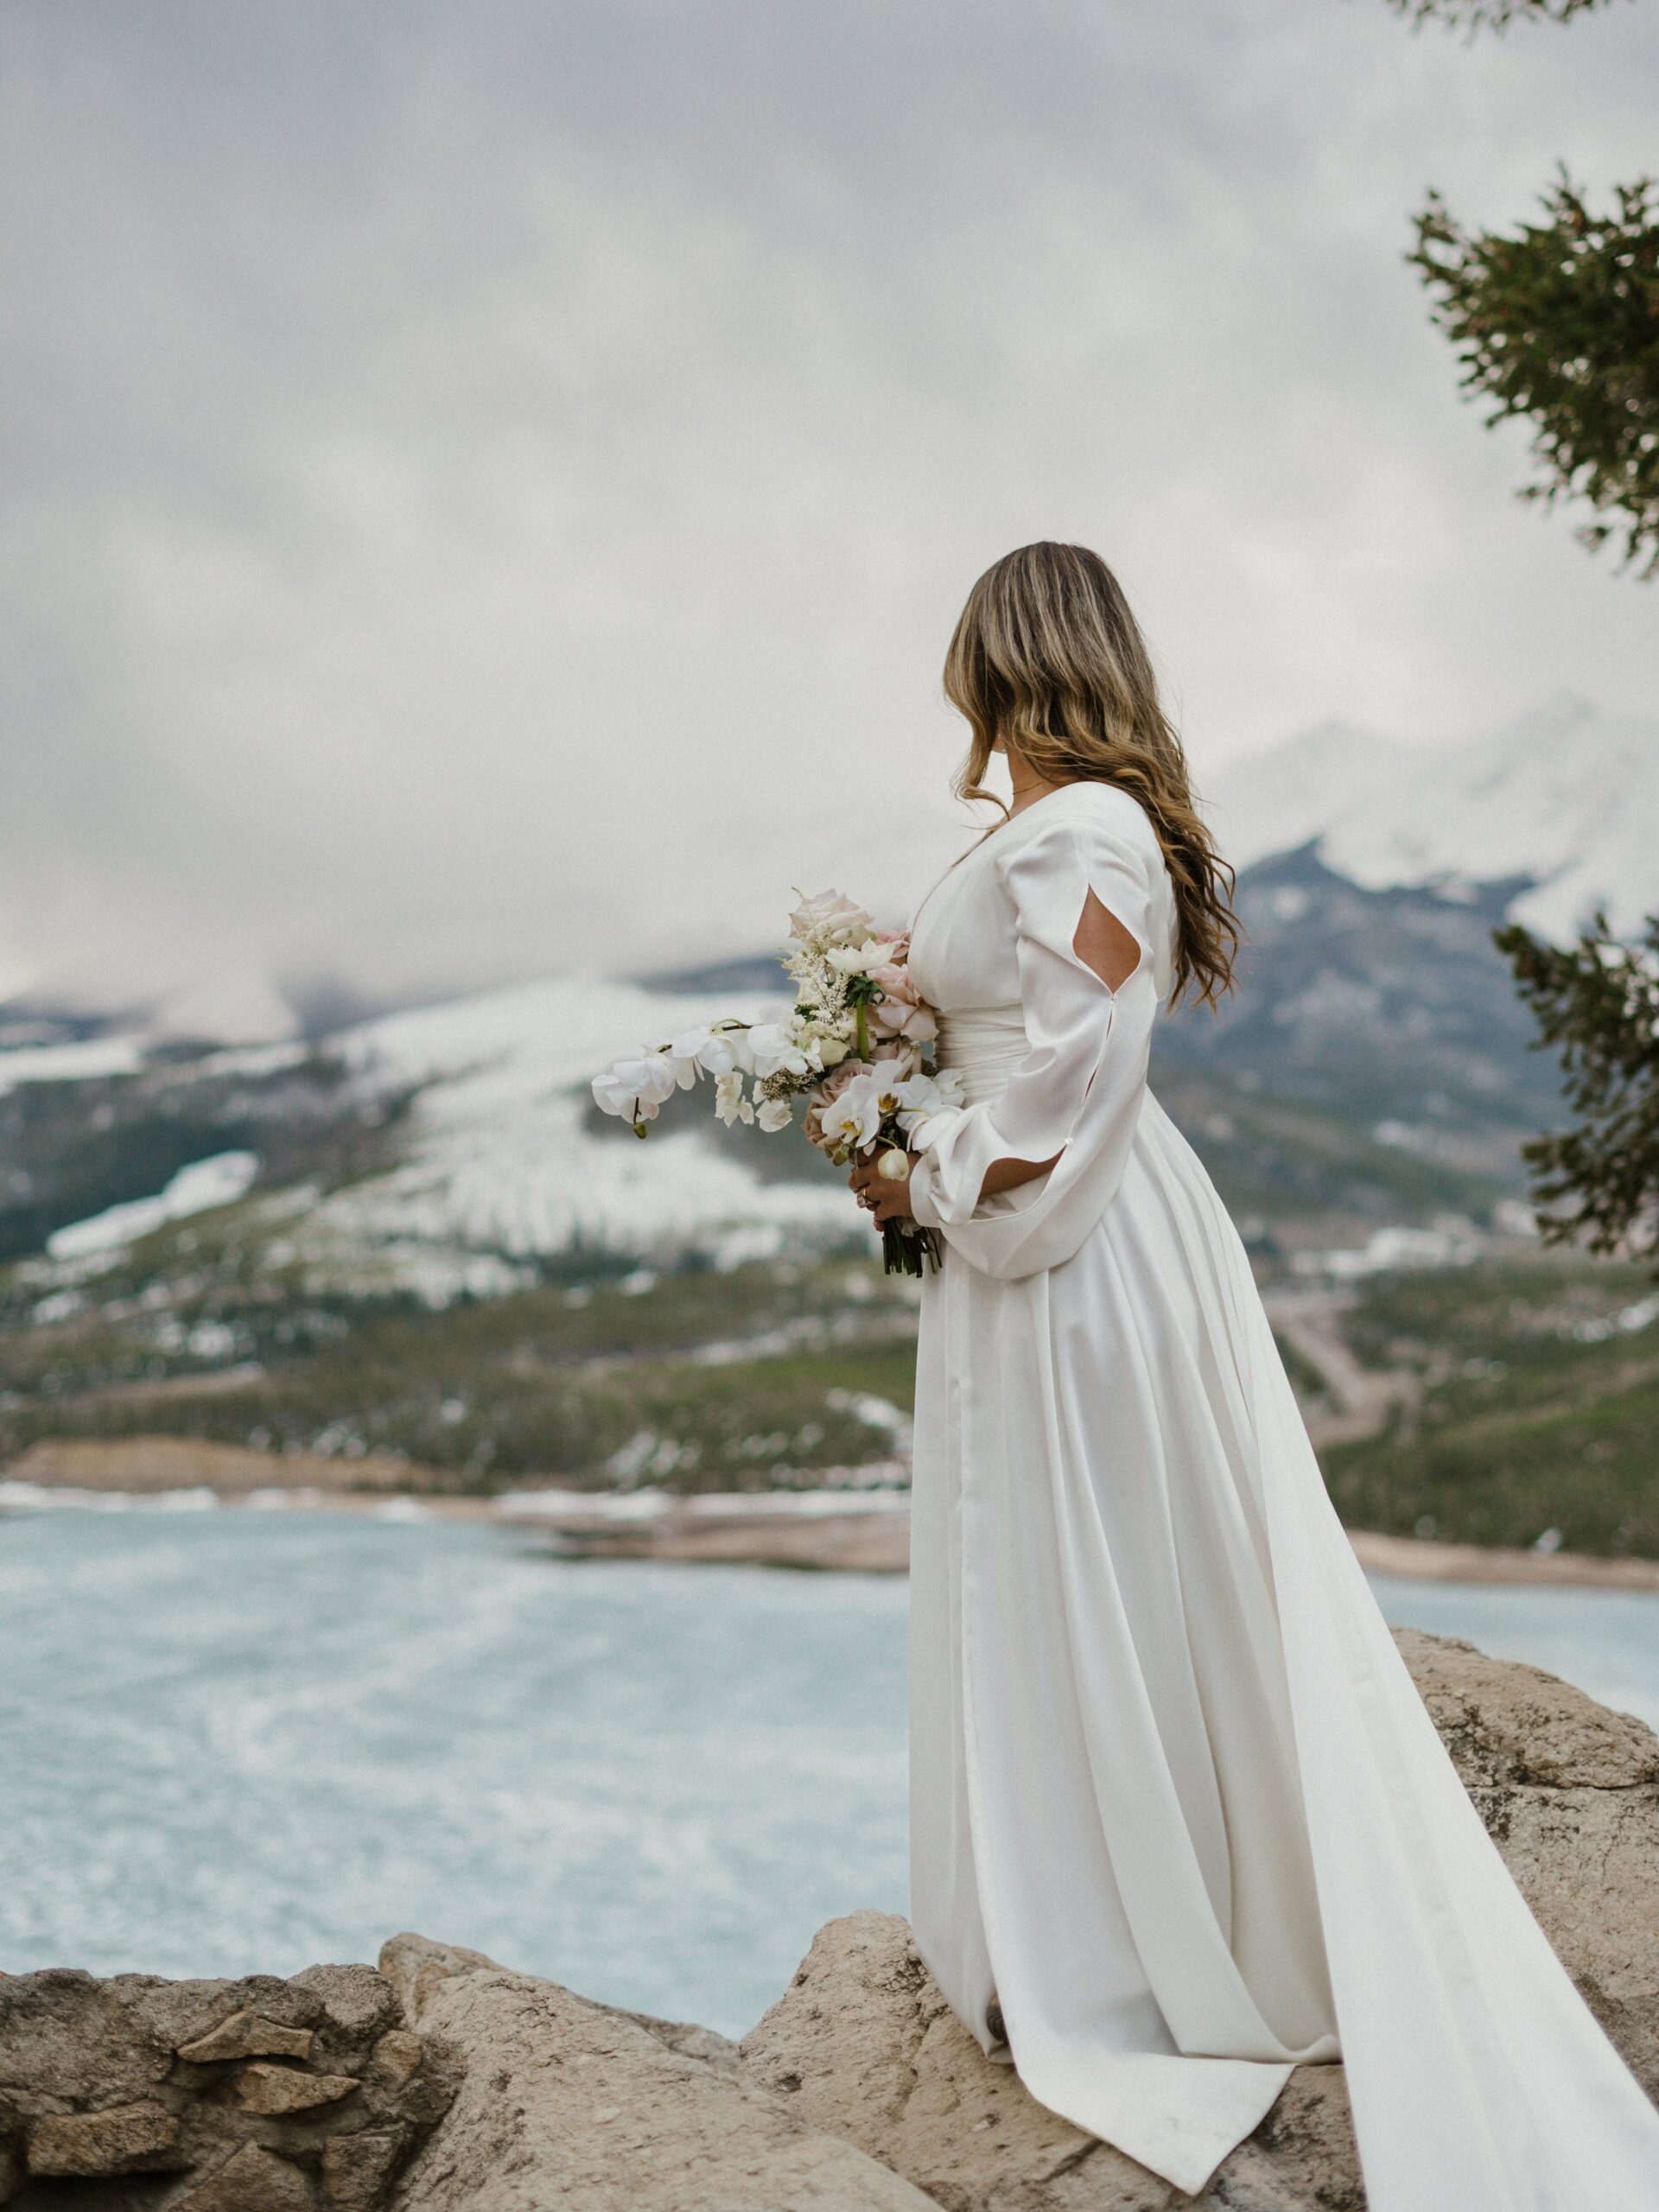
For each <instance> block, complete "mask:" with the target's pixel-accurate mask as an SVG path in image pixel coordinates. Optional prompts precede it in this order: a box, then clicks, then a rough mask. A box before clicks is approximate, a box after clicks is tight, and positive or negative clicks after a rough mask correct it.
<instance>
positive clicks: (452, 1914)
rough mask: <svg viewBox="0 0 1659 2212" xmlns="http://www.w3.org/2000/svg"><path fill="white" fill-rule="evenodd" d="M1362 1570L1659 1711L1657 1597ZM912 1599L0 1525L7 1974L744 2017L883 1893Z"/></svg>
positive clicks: (526, 1549)
mask: <svg viewBox="0 0 1659 2212" xmlns="http://www.w3.org/2000/svg"><path fill="white" fill-rule="evenodd" d="M1377 1587H1378V1591H1379V1595H1380V1596H1381V1597H1382V1598H1383V1604H1384V1608H1385V1610H1386V1611H1388V1612H1389V1617H1390V1618H1393V1619H1395V1620H1398V1621H1402V1622H1409V1623H1411V1624H1414V1625H1417V1626H1421V1627H1424V1628H1428V1629H1433V1630H1436V1631H1437V1632H1439V1633H1441V1634H1451V1635H1460V1636H1466V1637H1470V1638H1471V1640H1472V1641H1473V1642H1475V1643H1479V1644H1481V1645H1482V1646H1483V1647H1484V1649H1488V1650H1491V1651H1494V1652H1497V1653H1500V1654H1502V1655H1503V1656H1510V1657H1517V1658H1528V1659H1531V1660H1533V1661H1535V1662H1536V1663H1538V1664H1539V1665H1541V1666H1545V1667H1548V1668H1549V1669H1552V1670H1553V1671H1554V1672H1556V1673H1559V1674H1563V1675H1567V1676H1568V1677H1569V1678H1570V1679H1572V1680H1573V1681H1578V1682H1580V1683H1581V1684H1582V1685H1583V1686H1584V1687H1585V1688H1587V1689H1589V1690H1591V1691H1592V1693H1593V1694H1596V1695H1599V1696H1601V1697H1604V1698H1605V1699H1606V1700H1609V1701H1610V1702H1611V1703H1613V1704H1616V1705H1618V1706H1620V1707H1623V1708H1624V1710H1626V1711H1630V1712H1637V1713H1641V1714H1642V1715H1643V1718H1644V1719H1649V1721H1659V1597H1650V1596H1642V1595H1628V1594H1625V1593H1622V1592H1620V1593H1613V1592H1599V1591H1574V1590H1559V1589H1533V1588H1494V1587H1491V1586H1482V1587H1479V1588H1466V1587H1449V1586H1445V1585H1434V1584H1413V1583H1405V1582H1390V1583H1379V1585H1378V1586H1377ZM905 1608H906V1589H905V1585H904V1583H903V1581H902V1580H899V1579H897V1578H891V1579H887V1578H876V1577H864V1576H857V1575H803V1574H787V1573H768V1572H765V1571H755V1570H752V1569H747V1568H741V1567H734V1568H726V1567H665V1566H654V1565H642V1564H606V1565H600V1564H588V1565H572V1564H569V1563H564V1562H560V1561H556V1560H549V1559H547V1558H545V1557H543V1556H542V1555H540V1554H538V1553H537V1552H535V1551H534V1550H533V1549H532V1548H530V1546H529V1545H528V1544H527V1543H526V1541H524V1539H522V1538H519V1537H518V1536H516V1535H513V1534H512V1533H510V1532H504V1531H500V1530H496V1529H488V1528H483V1527H473V1526H470V1525H467V1524H456V1523H454V1522H447V1523H445V1522H428V1523H424V1524H422V1523H412V1524H409V1525H400V1524H398V1523H397V1522H388V1521H378V1520H374V1519H370V1518H363V1519H359V1518H355V1517H352V1516H307V1515H300V1514H284V1515H281V1516H262V1515H258V1514H253V1513H246V1512H205V1513H200V1514H188V1515H180V1514H163V1513H156V1512H144V1513H131V1514H120V1515H112V1514H90V1513H72V1512H59V1511H48V1512H41V1513H29V1514H22V1515H16V1516H7V1517H0V1773H3V1776H4V1783H3V1788H4V1800H5V1806H6V1818H5V1821H4V1822H3V1826H0V1967H5V1968H7V1969H9V1970H10V1971H11V1972H14V1973H16V1972H19V1971H23V1970H27V1969H28V1968H30V1967H39V1966H46V1965H74V1966H82V1967H90V1968H92V1970H93V1971H95V1972H98V1973H105V1974H107V1973H113V1972H117V1971H120V1970H124V1969H129V1968H130V1969H140V1970H143V1971H147V1972H151V1973H159V1974H243V1973H247V1972H251V1971H253V1970H256V1969H261V1970H264V1971H269V1972H276V1973H281V1974H289V1973H294V1972H296V1971H297V1970H298V1969H299V1968H300V1967H303V1966H306V1965H308V1964H310V1963H311V1962H312V1961H315V1960H317V1959H320V1958H329V1959H359V1958H370V1959H372V1957H373V1956H374V1955H375V1952H376V1950H377V1949H378V1946H379V1944H380V1942H381V1941H382V1940H383V1939H384V1938H385V1936H388V1935H390V1934H391V1933H392V1932H393V1931H394V1930H396V1929H400V1928H414V1929H419V1930H420V1931H421V1932H422V1933H423V1934H425V1935H429V1936H438V1937H441V1938H442V1939H444V1940H446V1941H448V1942H459V1943H464V1944H468V1945H471V1946H474V1948H478V1949H480V1950H484V1951H487V1952H489V1953H491V1954H492V1955H494V1956H496V1957H498V1958H500V1959H502V1960H503V1961H505V1962H507V1963H509V1964H511V1965H513V1966H517V1967H524V1968H526V1969H529V1970H530V1971H532V1972H535V1973H537V1974H550V1975H553V1976H555V1977H556V1978H557V1979H558V1980H562V1981H566V1982H569V1984H571V1985H572V1986H574V1987H575V1988H577V1989H579V1990H581V1991H582V1992H583V1993H584V1994H586V1995H588V1996H592V1997H596V1998H602V1999H606V2000H607V2001H609V2002H611V2003H613V2004H620V2005H632V2006H637V2007H639V2008H642V2009H644V2010H646V2011H650V2012H658V2013H662V2014H665V2015H668V2016H670V2017H674V2018H689V2019H698V2020H702V2021H706V2022H707V2023H708V2024H709V2025H711V2026H715V2027H718V2028H721V2029H723V2030H725V2031H727V2032H728V2033H741V2031H743V2030H744V2029H746V2028H747V2027H748V2026H750V2025H751V2024H753V2021H754V2020H755V2019H756V2018H759V2016H760V2013H761V2012H763V2011H764V2010H765V2009H766V2006H767V2005H769V2004H770V2003H771V2002H772V1999H774V1998H775V1997H776V1996H777V1995H778V1994H779V1992H780V1991H781V1990H782V1988H783V1986H784V1984H785V1981H786V1980H787V1979H788V1977H789V1975H790V1974H791V1972H792V1971H793V1969H794V1967H795V1966H796V1964H797V1962H798V1959H799V1957H800V1955H801V1954H802V1953H803V1952H804V1949H805V1948H806V1946H807V1944H808V1943H809V1942H810V1940H811V1937H812V1935H813V1932H814V1931H815V1929H817V1927H818V1926H819V1924H820V1923H822V1922H823V1921H824V1920H827V1919H829V1917H830V1916H832V1915H834V1914H836V1913H840V1912H846V1911H849V1910H852V1909H854V1908H855V1907H856V1906H859V1905H875V1906H879V1907H882V1908H885V1909H887V1910H893V1911H902V1910H904V1907H905V1891H906V1877H905V1758H904V1726H905V1713H904V1702H905V1680H904V1644H905Z"/></svg>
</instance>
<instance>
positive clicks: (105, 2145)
mask: <svg viewBox="0 0 1659 2212" xmlns="http://www.w3.org/2000/svg"><path fill="white" fill-rule="evenodd" d="M461 2070H462V2069H461V2060H460V2057H459V2056H458V2054H455V2053H453V2052H450V2051H448V2050H444V2049H442V2047H440V2046H439V2045H437V2044H435V2043H434V2042H433V2041H432V2039H431V2038H430V2037H423V2036H420V2035H416V2034H413V2033H411V2032H410V2028H409V2026H408V2024H407V2023H406V2021H405V2019H404V2012H403V2008H402V2006H401V2005H400V2004H399V2002H398V1999H397V1994H396V1993H395V1992H394V1990H393V1989H392V1987H391V1984H390V1983H389V1982H387V1981H386V1980H384V1979H383V1978H382V1977H381V1976H380V1975H379V1974H377V1973H376V1972H375V1971H374V1969H373V1968H372V1967H364V1966H348V1967H312V1968H311V1970H310V1971H309V1972H308V1973H307V1974H298V1975H296V1977H295V1979H294V1980H291V1981H279V1980H276V1979H275V1978H273V1977H271V1976H270V1975H255V1976H253V1977H252V1978H251V1979H250V1980H245V1981H160V1980H156V1979H155V1978H154V1977H152V1976H150V1975H148V1974H118V1975H117V1976H116V1977H115V1978H114V1979H113V1980H109V1981H99V1980H94V1979H93V1978H92V1975H91V1974H76V1973H72V1972H67V1971H63V1972H55V1973H48V1974H18V1975H0V2202H3V2203H5V2204H6V2206H7V2212H68V2208H70V2207H72V2206H73V2208H75V2212H141V2208H142V2212H150V2208H155V2212H163V2209H164V2212H381V2208H383V2207H385V2205H387V2204H388V2203H389V2202H391V2194H392V2190H393V2188H394V2186H395V2185H396V2183H397V2177H398V2175H399V2173H400V2172H401V2171H402V2169H403V2167H404V2165H405V2164H407V2162H408V2160H409V2158H410V2154H411V2152H414V2151H415V2149H416V2146H417V2145H419V2144H420V2143H421V2142H422V2141H423V2139H425V2137H426V2136H427V2135H428V2133H429V2132H430V2130H431V2129H432V2127H433V2126H434V2125H435V2123H436V2121H437V2120H439V2119H440V2118H441V2117H442V2113H444V2112H445V2110H446V2109H447V2108H448V2104H449V2101H450V2100H451V2098H452V2097H453V2096H454V2092H455V2088H456V2084H457V2083H458V2082H459V2081H460V2079H461Z"/></svg>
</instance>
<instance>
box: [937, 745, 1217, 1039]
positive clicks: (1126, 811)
mask: <svg viewBox="0 0 1659 2212" xmlns="http://www.w3.org/2000/svg"><path fill="white" fill-rule="evenodd" d="M1090 815H1094V816H1102V815H1104V816H1106V817H1109V818H1110V819H1111V820H1112V822H1113V825H1114V827H1115V828H1117V829H1120V832H1121V834H1122V835H1123V836H1126V837H1128V838H1132V839H1133V841H1134V842H1135V844H1136V845H1137V846H1138V847H1140V848H1141V850H1142V851H1143V853H1146V857H1147V862H1148V866H1149V870H1150V872H1151V873H1152V874H1153V877H1154V896H1153V899H1152V907H1151V913H1150V916H1149V920H1150V924H1151V940H1152V941H1151V946H1150V950H1151V954H1152V963H1153V981H1154V983H1155V984H1156V986H1157V995H1158V998H1159V1001H1160V1003H1161V1002H1162V1001H1164V1000H1165V999H1166V998H1167V997H1168V995H1169V989H1170V985H1171V983H1172V982H1173V980H1174V956H1175V899H1174V893H1173V887H1172V886H1171V884H1170V880H1169V876H1168V872H1167V871H1166V868H1165V867H1164V864H1163V855H1162V852H1161V850H1160V849H1159V848H1158V842H1157V836H1156V833H1155V832H1154V829H1153V827H1152V824H1151V823H1150V822H1148V820H1147V817H1146V815H1145V813H1144V812H1143V810H1141V806H1140V805H1139V804H1138V803H1137V802H1136V801H1135V799H1133V798H1130V797H1129V795H1128V792H1127V791H1120V790H1118V789H1117V788H1116V785H1109V784H1066V785H1062V787H1061V788H1060V789H1059V790H1058V791H1052V792H1050V793H1049V795H1048V796H1047V797H1046V798H1040V799H1038V800H1037V801H1036V802H1035V804H1033V805H1031V806H1028V807H1027V808H1026V809H1025V810H1024V811H1023V812H1022V813H1020V814H1016V815H1014V817H1013V818H1012V819H1011V820H1009V821H1007V822H1004V823H1000V824H999V825H998V826H997V827H996V828H995V829H992V830H991V831H989V832H988V835H986V836H983V837H982V838H981V839H980V841H979V842H978V843H977V844H976V845H974V846H972V847H970V849H969V850H968V851H967V852H966V853H964V854H963V856H962V858H961V859H960V860H959V861H956V862H955V863H954V865H953V866H951V867H950V868H947V869H946V871H945V873H944V874H943V875H942V876H940V877H939V879H938V881H937V882H936V883H935V884H934V885H933V887H932V888H931V890H930V891H929V892H928V893H926V895H925V897H924V898H923V899H922V901H921V904H920V905H919V906H918V907H917V909H916V912H915V913H914V915H913V916H912V919H911V925H910V931H911V935H910V972H911V975H912V977H913V978H914V980H915V983H916V988H918V991H920V993H921V995H922V996H923V997H924V998H925V1000H926V1001H927V1002H928V1004H929V1005H930V1006H931V1007H935V1008H937V1010H938V1012H939V1013H940V1014H943V1015H944V1017H945V1021H944V1040H942V1041H948V1039H949V1033H950V1017H951V1016H952V1015H953V1014H961V1013H962V1012H963V1011H964V1010H966V1009H969V1008H982V1007H1015V1008H1017V1007H1020V1002H1021V992H1020V966H1019V958H1018V945H1019V914H1018V910H1017V907H1016V905H1015V900H1014V893H1012V892H1011V890H1010V888H1009V886H1008V880H1007V867H1008V863H1009V861H1011V860H1012V858H1013V856H1014V854H1015V852H1016V851H1018V850H1019V849H1020V848H1021V847H1023V846H1025V845H1027V844H1028V843H1030V842H1032V841H1033V839H1036V838H1037V837H1039V836H1052V833H1053V831H1054V829H1055V828H1056V827H1057V825H1058V821H1059V819H1060V818H1062V817H1074V818H1075V817H1088V816H1090ZM1148 847H1149V848H1150V851H1147V848H1148ZM1079 918H1081V917H1079ZM1120 919H1127V920H1128V923H1129V925H1130V926H1131V927H1133V926H1134V925H1135V917H1133V916H1129V917H1120ZM941 1058H942V1059H943V1060H944V1063H945V1065H956V1060H955V1058H954V1057H952V1056H950V1055H948V1054H947V1053H945V1052H942V1053H941Z"/></svg>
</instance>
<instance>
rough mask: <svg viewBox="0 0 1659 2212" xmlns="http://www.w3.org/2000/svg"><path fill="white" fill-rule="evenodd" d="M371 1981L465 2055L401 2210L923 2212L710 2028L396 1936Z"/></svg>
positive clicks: (917, 2198)
mask: <svg viewBox="0 0 1659 2212" xmlns="http://www.w3.org/2000/svg"><path fill="white" fill-rule="evenodd" d="M380 1962H381V1967H382V1970H383V1972H384V1973H385V1974H386V1975H387V1977H388V1978H389V1979H390V1980H391V1982H392V1983H393V1984H394V1986H396V1987H397V1990H398V1992H399V1993H400V1994H401V1996H402V1998H403V2000H404V2006H405V2008H406V2010H407V2012H408V2013H409V2017H410V2019H411V2020H413V2021H414V2022H415V2023H416V2024H417V2026H418V2027H419V2028H420V2029H421V2031H422V2032H423V2033H425V2034H433V2035H435V2036H437V2037H440V2038H441V2039H442V2041H443V2042H444V2043H446V2044H451V2045H453V2046H454V2047H455V2048H457V2049H459V2050H462V2051H464V2052H465V2054H466V2059H467V2074H466V2079H465V2080H464V2082H462V2084H461V2092H460V2094H459V2095H458V2096H457V2097H456V2099H455V2101H454V2104H453V2105H452V2106H451V2107H450V2109H449V2111H448V2114H447V2116H446V2117H445V2119H444V2120H443V2121H442V2123H441V2125H440V2126H438V2128H437V2129H436V2131H435V2133H434V2134H433V2135H432V2137H431V2139H430V2140H429V2142H428V2143H427V2145H426V2146H425V2148H424V2149H423V2151H422V2152H421V2153H420V2154H419V2156H418V2157H417V2158H416V2160H415V2163H414V2164H413V2165H412V2166H411V2167H410V2170H409V2171H408V2172H407V2173H406V2175H405V2176H404V2179H403V2182H402V2183H401V2185H400V2187H399V2189H398V2192H397V2212H459V2209H460V2208H461V2207H463V2206H464V2207H466V2208H467V2212H548V2208H549V2207H550V2206H551V2205H552V2204H554V2203H555V2202H556V2203H557V2204H558V2205H559V2206H560V2208H561V2212H928V2200H927V2198H926V2197H925V2196H923V2195H922V2194H921V2192H920V2191H919V2190H917V2189H915V2188H913V2187H912V2185H911V2183H909V2182H907V2181H905V2180H903V2179H901V2178H900V2177H899V2175H898V2174H897V2173H895V2172H893V2171H892V2170H891V2169H890V2168H889V2167H887V2166H886V2165H881V2164H877V2162H876V2161H875V2159H874V2158H869V2157H868V2156H867V2155H866V2154H865V2152H863V2151H861V2149H859V2148H858V2147H857V2146H856V2145H854V2144H853V2143H851V2142H849V2141H848V2140H846V2139H845V2138H844V2137H843V2136H842V2135H838V2134H826V2133H823V2132H822V2131H820V2130H819V2129H817V2128H816V2127H814V2126H812V2125H811V2123H810V2120H808V2119H807V2118H806V2116H805V2114H804V2112H803V2111H802V2109H801V2107H800V2105H799V2103H798V2101H796V2100H792V2099H790V2098H787V2097H782V2096H779V2095H777V2094H773V2093H772V2091H770V2090H768V2089H766V2088H764V2087H763V2086H762V2085H761V2084H760V2082H758V2081H756V2080H755V2079H754V2078H753V2076H751V2075H747V2074H745V2073H744V2072H742V2071H741V2069H740V2068H739V2066H738V2064H737V2054H736V2051H735V2050H734V2048H733V2047H732V2045H731V2044H728V2043H727V2042H726V2041H725V2039H724V2038H723V2037H720V2036H717V2035H715V2034H714V2033H713V2032H712V2031H710V2030H709V2029H707V2028H696V2027H685V2026H681V2025H678V2024H674V2023H671V2022H668V2021H663V2020H652V2019H647V2018H645V2017H644V2016H643V2015H642V2014H639V2013H633V2012H618V2011H615V2010H613V2008H612V2007H611V2006H609V2005H594V2004H591V2003H589V2002H588V1999H586V1998H582V1997H577V1996H575V1995H574V1994H573V1993H572V1992H571V1991H569V1990H568V1989H563V1988H561V1987H560V1986H559V1985H558V1984H557V1983H556V1982H551V1981H538V1980H537V1979H536V1978H535V1976H534V1975H531V1974H512V1973H509V1972H508V1971H507V1969H506V1968H505V1967H499V1966H497V1965H496V1964H495V1963H494V1961H493V1960H490V1959H486V1958H485V1957H483V1956H482V1955H480V1953H478V1952H476V1951H463V1950H458V1949H454V1948H451V1947H449V1946H448V1945H445V1944H442V1943H430V1942H426V1941H425V1940H424V1939H423V1937H421V1936H395V1937H394V1938H393V1939H392V1941H391V1942H390V1943H388V1944H387V1946H386V1948H385V1950H384V1951H383V1952H382V1953H381V1955H380Z"/></svg>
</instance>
